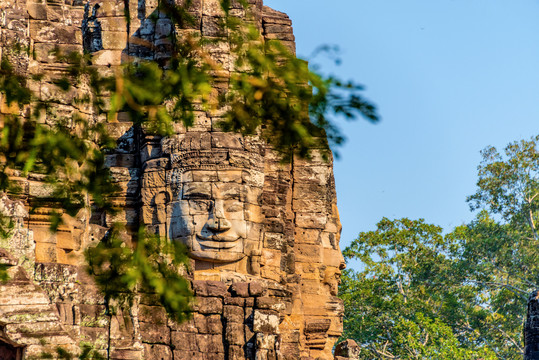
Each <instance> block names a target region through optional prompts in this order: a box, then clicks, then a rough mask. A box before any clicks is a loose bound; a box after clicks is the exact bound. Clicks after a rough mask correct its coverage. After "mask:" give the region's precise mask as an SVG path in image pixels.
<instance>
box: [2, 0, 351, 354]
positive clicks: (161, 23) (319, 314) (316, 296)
mask: <svg viewBox="0 0 539 360" xmlns="http://www.w3.org/2000/svg"><path fill="white" fill-rule="evenodd" d="M234 3H235V2H233V4H234ZM249 3H250V4H251V6H252V9H253V16H252V17H251V18H250V19H249V21H251V22H252V23H253V24H254V25H256V26H257V27H258V28H259V30H260V32H261V33H262V34H263V36H264V39H266V40H269V39H280V40H282V41H283V43H284V44H285V46H288V47H289V48H290V49H291V50H292V51H293V50H294V42H293V41H294V36H293V34H292V28H291V21H290V19H289V18H288V17H287V16H286V15H285V14H283V13H280V12H277V11H275V10H272V9H270V8H267V7H264V6H263V4H262V1H260V0H249ZM5 4H7V3H6V0H0V5H5ZM158 5H159V3H158V2H155V1H149V0H138V1H135V2H117V1H109V0H105V1H100V2H98V1H96V0H91V1H90V2H88V4H87V5H86V6H83V5H82V3H81V2H79V1H77V2H74V3H73V4H71V5H65V6H64V5H62V6H61V7H60V6H57V5H56V4H55V3H50V4H49V2H47V3H27V2H26V1H23V0H14V3H13V1H12V2H10V6H0V8H2V9H4V10H2V11H3V12H2V14H3V15H2V16H3V19H4V20H3V24H8V25H2V26H4V27H1V28H0V40H1V41H0V45H1V46H2V53H3V54H4V55H5V54H6V53H7V52H8V50H9V46H10V44H11V43H12V41H13V39H21V41H22V42H23V43H25V44H29V46H31V47H32V48H31V49H30V50H31V51H30V53H32V54H34V56H33V57H28V56H27V55H25V54H21V55H17V56H21V59H20V61H18V63H19V64H28V66H26V65H24V66H21V70H20V71H21V72H27V73H28V74H29V75H31V74H32V72H35V73H45V74H46V75H47V76H45V77H43V78H40V79H41V80H32V77H31V76H28V78H29V79H30V80H29V81H35V83H32V88H36V89H40V93H41V94H46V95H47V96H49V98H50V97H52V96H54V86H53V81H54V76H63V74H65V71H67V69H68V68H69V64H66V63H59V62H56V60H54V59H53V58H51V56H50V50H52V49H54V47H58V48H59V50H61V51H62V52H64V53H69V52H72V51H76V52H80V53H82V52H83V51H85V50H86V51H87V52H91V53H92V54H93V60H92V63H93V64H94V66H96V67H97V68H98V69H99V70H100V71H103V72H106V73H110V71H114V70H116V67H117V66H119V65H121V64H122V62H123V61H126V59H131V60H133V59H134V60H140V59H143V60H153V61H159V62H161V61H162V62H163V63H166V59H167V56H170V49H171V38H170V35H171V34H172V33H173V32H175V34H176V35H177V36H182V31H185V32H186V33H195V34H196V35H200V36H207V37H211V38H212V39H213V40H218V41H212V42H210V43H209V44H208V49H207V51H208V54H209V56H210V57H211V58H212V59H213V60H214V61H215V62H216V63H218V64H221V65H223V70H224V71H223V72H221V73H220V74H219V75H218V76H221V77H222V78H220V79H218V81H216V86H219V87H220V88H219V91H226V84H227V76H229V75H227V74H230V73H231V72H234V71H237V70H236V69H234V64H233V60H232V58H233V57H232V55H231V54H230V50H229V49H230V46H229V44H228V40H227V38H226V33H225V32H223V31H222V29H220V28H219V26H218V24H219V23H221V21H222V20H223V19H222V16H223V14H222V12H221V11H220V6H219V1H218V0H194V1H193V2H192V6H191V8H190V10H189V11H190V12H191V14H192V15H193V18H194V20H195V24H194V25H193V26H191V28H188V29H181V28H179V27H175V28H174V27H173V26H172V22H171V21H170V20H169V19H167V18H166V17H165V16H164V14H162V13H160V12H159V8H158ZM98 6H99V7H98ZM234 6H236V7H235V8H234V9H233V10H234V11H233V13H234V14H235V15H234V16H244V12H242V10H241V8H240V7H238V6H237V5H234ZM129 7H131V8H129ZM85 14H86V15H85ZM125 14H129V16H130V19H129V21H126V19H125V17H124V16H125ZM9 24H14V25H13V26H11V25H9ZM15 25H17V26H15ZM10 26H11V27H10ZM145 44H146V45H145ZM147 44H151V46H147ZM49 75H50V76H49ZM84 92H85V88H83V87H80V88H79V85H78V84H77V85H75V86H74V87H73V89H72V93H70V95H69V96H68V95H66V94H59V96H61V97H60V99H62V100H61V101H59V102H58V104H57V105H56V107H57V108H58V111H62V113H64V114H74V113H77V114H78V115H80V114H82V115H84V116H93V117H95V118H106V116H103V114H93V113H92V110H91V109H88V108H85V107H82V106H78V105H77V104H76V103H75V102H74V101H73V97H74V96H76V95H77V94H83V95H84V94H85V93H84ZM15 111H16V109H8V108H7V107H6V106H4V105H2V104H1V103H0V114H12V113H14V112H15ZM220 120H221V118H220V115H219V113H218V112H215V111H205V110H201V109H198V110H196V111H195V123H194V124H193V126H192V127H191V128H189V129H185V128H183V127H181V126H178V127H177V128H176V134H175V135H173V136H170V137H168V138H161V137H159V136H155V135H149V134H147V133H145V132H144V131H143V130H142V129H140V128H138V127H137V126H135V125H134V124H133V123H132V122H131V121H130V119H129V117H128V116H127V114H125V113H118V114H117V117H116V120H115V121H113V122H107V123H106V126H107V128H108V129H109V130H110V135H111V136H113V137H114V138H115V139H117V143H118V147H117V149H116V151H115V152H114V153H111V154H108V155H107V157H106V164H107V166H109V167H110V169H111V173H112V175H113V178H114V181H115V182H116V183H117V185H118V186H119V188H120V189H121V191H119V193H118V194H117V196H116V197H115V198H114V199H113V201H114V204H115V205H116V207H117V210H118V211H117V212H116V213H115V214H113V215H110V214H101V213H99V212H94V213H92V214H89V213H81V214H79V215H78V216H77V217H76V218H73V219H71V220H70V221H68V222H66V224H65V225H63V226H62V227H61V228H60V231H59V232H57V233H55V234H53V233H51V232H50V231H49V230H48V225H49V223H48V214H49V213H50V212H51V211H52V210H53V209H49V208H46V207H45V208H41V209H40V211H39V212H37V213H33V214H26V213H25V214H21V215H20V216H19V215H18V216H19V218H20V219H19V220H18V222H17V224H18V225H17V226H18V227H17V231H16V232H15V233H14V236H13V237H12V238H11V239H9V241H7V242H5V243H4V242H2V243H1V244H0V248H2V249H6V252H5V254H10V255H9V256H8V255H5V256H0V257H1V259H0V260H1V261H3V262H6V263H9V264H10V265H12V266H11V268H10V271H11V274H12V275H13V281H12V282H11V283H8V284H5V285H2V284H0V322H1V323H3V324H8V325H9V326H7V328H6V334H7V338H9V339H10V341H15V342H16V343H17V344H19V343H20V344H21V345H24V346H27V348H26V351H27V354H28V355H33V354H34V355H35V354H39V353H40V352H41V351H44V350H47V351H49V350H50V351H53V350H54V348H55V347H56V346H57V345H62V346H65V347H69V349H70V350H72V351H74V352H75V351H76V344H77V343H78V342H79V341H81V340H82V341H86V342H90V343H92V344H94V346H95V347H96V349H97V350H98V351H100V352H101V354H102V355H108V356H109V357H110V358H111V359H123V360H135V359H137V360H138V359H142V358H145V359H166V360H169V359H170V360H171V359H173V358H174V359H223V360H224V359H241V360H247V359H249V360H252V359H260V360H265V359H285V360H297V359H302V358H304V359H309V358H313V359H316V358H319V359H332V358H333V355H332V347H333V345H334V343H335V341H336V340H337V338H338V337H339V336H340V334H341V333H342V310H343V309H342V302H341V301H340V300H339V299H338V298H337V297H336V295H337V286H338V282H339V276H340V270H341V269H342V268H343V258H342V255H341V253H340V249H339V231H340V223H339V219H338V212H337V209H336V197H335V190H334V182H333V173H332V165H331V162H329V163H328V162H325V161H323V160H322V159H321V158H320V157H319V156H318V155H317V154H314V158H313V159H312V161H303V160H299V159H295V160H294V161H293V162H292V163H290V164H281V162H280V157H279V156H278V154H276V153H275V152H274V151H273V150H272V149H270V148H268V147H267V146H266V145H265V144H263V143H261V142H260V141H259V140H258V139H257V138H256V136H251V137H242V136H239V135H236V134H228V133H223V132H222V131H220V129H219V127H218V126H216V124H217V123H218V122H219V121H220ZM103 121H105V120H103ZM18 181H19V182H20V184H21V187H22V188H23V189H25V193H24V194H23V197H22V198H21V201H20V202H19V203H18V204H19V205H18V206H19V207H20V208H22V209H24V206H23V202H22V201H27V202H28V203H29V202H31V201H32V198H36V197H40V196H45V195H44V194H47V191H46V190H47V189H46V187H45V186H44V185H43V183H42V182H40V179H39V178H38V177H33V178H22V179H18ZM6 204H8V205H9V204H10V203H6ZM1 205H2V202H1V201H0V206H1ZM23 219H24V221H23ZM114 222H118V223H120V224H123V225H125V228H126V229H127V230H126V233H125V234H123V235H122V236H124V237H125V238H126V239H129V238H130V236H132V235H135V234H136V231H137V229H138V226H139V225H141V224H143V225H145V226H146V227H147V228H148V229H150V230H152V231H154V232H155V233H157V234H159V235H161V236H166V237H168V238H169V239H170V240H171V241H181V242H182V243H184V244H185V245H186V246H187V248H188V249H189V253H190V257H191V258H192V266H191V272H190V273H189V274H188V275H189V276H190V280H191V284H192V287H193V291H194V293H195V295H196V303H195V305H194V313H193V318H192V319H191V320H190V321H188V322H186V323H184V324H175V323H174V322H172V321H170V319H167V316H166V311H165V309H164V308H163V307H161V306H160V305H159V302H158V301H157V300H156V299H155V298H154V297H152V294H141V296H140V298H139V299H137V301H136V302H135V303H134V304H133V307H132V308H131V309H129V310H125V311H120V312H117V313H112V312H107V304H106V303H105V301H104V299H103V297H102V295H101V293H100V292H99V290H98V289H97V288H96V287H95V286H94V285H93V283H92V279H91V278H89V277H88V275H87V274H86V273H85V271H84V269H83V261H84V259H83V256H82V252H83V250H84V249H85V248H86V247H88V246H92V245H93V244H95V243H96V242H98V241H100V239H101V238H102V237H103V236H104V234H105V233H106V231H107V227H108V226H110V224H112V223H114ZM2 254H4V253H2ZM14 311H15V312H14ZM17 311H22V312H23V313H24V314H34V315H35V316H33V318H32V320H24V321H23V320H17V319H18V318H17V317H16V316H14V314H18V313H16V312H17ZM23 328H30V329H32V331H30V332H29V333H28V334H25V333H23V331H22V330H21V329H23ZM42 333H45V334H47V338H48V339H50V341H49V343H48V344H47V345H46V346H45V345H41V344H40V343H38V342H36V341H35V336H37V335H36V334H42Z"/></svg>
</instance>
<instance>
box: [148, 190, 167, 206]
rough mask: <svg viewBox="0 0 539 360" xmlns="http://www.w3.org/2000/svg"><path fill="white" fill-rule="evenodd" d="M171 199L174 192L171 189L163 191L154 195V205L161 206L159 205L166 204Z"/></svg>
mask: <svg viewBox="0 0 539 360" xmlns="http://www.w3.org/2000/svg"><path fill="white" fill-rule="evenodd" d="M170 199H172V193H171V191H170V190H168V189H167V190H165V191H161V192H159V193H157V194H155V196H154V197H153V201H152V205H153V206H159V205H166V204H168V203H169V202H170Z"/></svg>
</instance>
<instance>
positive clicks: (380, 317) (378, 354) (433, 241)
mask: <svg viewBox="0 0 539 360" xmlns="http://www.w3.org/2000/svg"><path fill="white" fill-rule="evenodd" d="M453 247H454V243H452V242H450V241H447V240H446V239H444V237H443V236H442V229H441V228H440V227H438V226H434V225H429V224H426V223H425V222H424V221H423V220H409V219H399V220H393V221H392V220H389V219H385V218H384V219H382V220H381V221H380V222H379V223H378V226H377V230H375V231H370V232H365V233H361V234H360V235H359V237H358V239H356V240H354V241H353V242H352V244H351V245H350V246H349V247H348V248H346V250H345V251H344V255H345V258H346V259H353V258H355V259H359V260H361V262H362V264H363V266H364V268H363V269H362V270H361V271H354V270H345V272H344V274H343V279H342V284H341V288H340V296H341V298H342V299H343V300H344V305H345V317H344V328H345V333H344V334H343V337H351V338H353V339H355V340H356V341H358V343H359V344H360V346H361V348H362V353H361V356H362V357H361V358H362V359H393V358H403V359H416V358H429V359H430V358H433V359H450V358H452V357H451V356H457V354H460V355H458V356H461V355H462V354H467V355H466V356H467V357H455V358H462V359H464V358H466V359H467V358H470V359H493V358H495V357H493V353H492V351H491V350H489V349H488V348H486V347H485V346H484V344H483V343H482V341H481V339H480V338H479V337H478V334H477V333H476V332H475V331H474V330H473V329H471V326H470V324H469V319H470V316H472V315H474V314H475V312H476V310H477V309H476V307H475V304H476V300H477V299H476V298H475V294H474V293H473V291H472V289H471V288H469V287H466V286H464V287H462V286H461V280H462V279H461V277H460V274H458V273H454V272H453V268H454V266H455V259H454V258H453V257H452V256H451V253H452V251H453ZM449 354H452V355H451V356H449ZM462 356H463V355H462Z"/></svg>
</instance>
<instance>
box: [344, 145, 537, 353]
mask: <svg viewBox="0 0 539 360" xmlns="http://www.w3.org/2000/svg"><path fill="white" fill-rule="evenodd" d="M538 142H539V137H537V136H535V137H532V138H531V139H530V140H521V141H517V142H513V143H511V144H509V145H508V146H507V147H506V148H505V151H504V155H502V154H500V153H499V152H498V151H497V150H496V149H495V148H494V147H487V148H486V149H485V150H483V151H482V152H481V154H482V156H483V160H482V162H481V164H480V165H479V167H478V177H479V179H478V182H477V192H476V193H475V194H474V195H472V196H470V197H469V198H468V202H469V203H470V206H471V208H472V210H478V209H481V211H480V212H479V213H478V214H477V217H476V219H475V220H474V221H472V222H470V223H469V224H466V225H462V226H458V227H456V228H455V229H453V230H452V231H451V232H450V233H448V234H446V235H445V236H442V229H441V228H439V227H436V226H433V225H428V224H425V223H424V222H423V221H422V220H419V221H411V220H408V219H401V220H393V221H391V220H388V219H383V220H382V221H381V222H380V223H379V224H378V228H377V230H376V231H371V232H365V233H361V234H360V235H359V237H358V239H356V240H354V242H352V244H351V246H350V247H348V248H347V249H346V250H345V256H346V257H347V258H349V259H351V258H356V259H359V260H360V261H361V264H362V265H361V266H362V268H361V271H354V270H347V271H346V272H345V273H344V276H343V283H342V286H341V297H342V298H343V300H344V302H345V336H350V337H352V338H354V339H356V340H358V342H359V343H360V344H361V345H363V347H364V350H363V352H364V355H363V356H364V358H380V359H391V358H404V359H414V358H417V355H416V354H417V353H421V354H423V355H422V356H423V357H424V358H437V357H436V356H442V357H438V358H444V359H470V358H474V356H479V357H475V358H485V359H486V358H496V359H515V360H516V359H520V358H522V354H523V338H522V329H523V323H524V320H525V316H526V302H527V298H528V294H529V293H530V292H531V291H532V290H534V289H535V288H536V287H537V276H538V275H539V266H538V264H537V261H536V259H537V257H538V256H539V247H538V244H537V230H536V224H537V216H538V207H537V206H538V205H537V204H538V203H537V198H538V194H539V186H538V185H539V184H538V175H539V152H538ZM403 324H406V325H403ZM412 334H416V335H412ZM420 334H423V337H421V336H420ZM414 336H415V337H417V338H419V339H423V341H412V340H411V339H412V338H413V337H414ZM440 336H441V337H442V338H443V339H442V340H443V341H447V342H448V343H447V344H445V345H441V343H440V342H437V341H438V340H439V339H440ZM403 339H405V340H403ZM437 339H438V340H437ZM410 347H412V348H411V349H410ZM442 347H443V348H444V349H445V348H449V349H453V350H455V352H454V353H451V354H449V353H447V354H444V355H442V352H440V351H441V349H442ZM436 349H438V350H436ZM429 351H433V352H432V353H430V354H431V355H428V356H427V355H425V354H428V353H429ZM469 351H471V353H468V352H469ZM472 354H473V355H472ZM478 354H481V355H478Z"/></svg>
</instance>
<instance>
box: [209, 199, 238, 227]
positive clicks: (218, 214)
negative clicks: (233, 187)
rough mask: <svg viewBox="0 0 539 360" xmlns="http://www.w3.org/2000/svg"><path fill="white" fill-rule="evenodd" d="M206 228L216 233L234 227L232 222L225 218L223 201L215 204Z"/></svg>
mask: <svg viewBox="0 0 539 360" xmlns="http://www.w3.org/2000/svg"><path fill="white" fill-rule="evenodd" d="M206 226H207V227H208V229H210V230H212V231H214V232H223V231H227V230H228V229H230V227H231V226H232V225H231V224H230V221H228V220H227V218H226V217H225V213H224V210H223V203H222V201H218V200H217V201H215V202H214V203H213V206H212V209H211V213H210V218H209V219H208V222H207V223H206Z"/></svg>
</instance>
